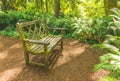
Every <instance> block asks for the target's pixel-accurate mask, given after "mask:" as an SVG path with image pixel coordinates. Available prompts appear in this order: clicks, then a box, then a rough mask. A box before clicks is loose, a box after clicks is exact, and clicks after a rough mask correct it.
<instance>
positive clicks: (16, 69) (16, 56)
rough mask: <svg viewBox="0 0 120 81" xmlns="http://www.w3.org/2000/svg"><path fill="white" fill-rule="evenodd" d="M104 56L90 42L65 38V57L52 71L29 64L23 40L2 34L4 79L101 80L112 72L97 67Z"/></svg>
mask: <svg viewBox="0 0 120 81" xmlns="http://www.w3.org/2000/svg"><path fill="white" fill-rule="evenodd" d="M101 55H103V51H101V50H99V49H97V48H90V45H89V44H86V43H81V42H79V41H77V40H73V39H64V49H63V52H62V56H60V57H59V58H58V60H57V62H56V63H55V64H54V66H53V67H52V69H51V70H49V71H48V70H45V69H44V68H40V67H33V66H29V67H28V66H26V65H25V62H24V54H23V48H22V43H21V42H20V41H19V39H17V38H12V37H3V36H0V81H99V79H100V78H101V77H106V75H108V74H109V72H108V71H105V70H102V69H100V70H98V71H95V70H94V66H95V65H96V64H98V63H99V57H100V56H101Z"/></svg>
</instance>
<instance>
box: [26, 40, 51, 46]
mask: <svg viewBox="0 0 120 81" xmlns="http://www.w3.org/2000/svg"><path fill="white" fill-rule="evenodd" d="M25 41H26V42H30V43H36V44H42V45H49V44H50V43H47V42H43V41H40V40H34V39H25Z"/></svg>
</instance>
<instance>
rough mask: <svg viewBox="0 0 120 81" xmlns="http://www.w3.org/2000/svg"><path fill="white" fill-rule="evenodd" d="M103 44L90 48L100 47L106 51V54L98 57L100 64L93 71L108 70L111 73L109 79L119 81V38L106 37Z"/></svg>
mask: <svg viewBox="0 0 120 81" xmlns="http://www.w3.org/2000/svg"><path fill="white" fill-rule="evenodd" d="M107 37H108V38H106V40H105V42H104V43H103V44H96V45H93V46H92V47H96V46H97V47H100V48H102V49H107V50H108V53H106V54H104V55H103V56H101V57H100V62H101V63H100V64H97V65H96V66H95V70H98V69H100V68H103V69H106V70H109V71H110V72H111V75H112V76H111V77H113V78H117V79H120V50H119V48H120V47H117V44H120V37H118V36H111V35H108V36H107Z"/></svg>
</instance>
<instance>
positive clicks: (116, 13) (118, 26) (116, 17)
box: [110, 8, 120, 36]
mask: <svg viewBox="0 0 120 81" xmlns="http://www.w3.org/2000/svg"><path fill="white" fill-rule="evenodd" d="M111 11H112V13H113V15H110V16H111V17H112V18H113V21H114V22H110V27H111V29H112V30H113V35H115V36H120V10H119V9H117V8H113V9H111Z"/></svg>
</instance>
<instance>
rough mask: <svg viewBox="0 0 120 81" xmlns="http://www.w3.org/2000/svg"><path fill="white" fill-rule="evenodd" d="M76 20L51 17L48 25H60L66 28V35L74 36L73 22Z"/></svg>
mask: <svg viewBox="0 0 120 81" xmlns="http://www.w3.org/2000/svg"><path fill="white" fill-rule="evenodd" d="M73 22H74V21H73V20H72V18H70V17H67V18H59V19H57V18H55V17H50V18H49V19H48V25H49V27H59V28H65V29H66V30H65V37H72V33H73V30H72V27H73V26H72V23H73Z"/></svg>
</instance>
